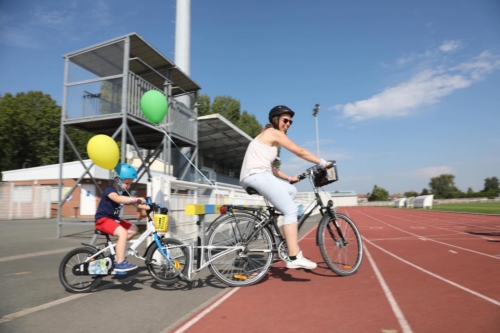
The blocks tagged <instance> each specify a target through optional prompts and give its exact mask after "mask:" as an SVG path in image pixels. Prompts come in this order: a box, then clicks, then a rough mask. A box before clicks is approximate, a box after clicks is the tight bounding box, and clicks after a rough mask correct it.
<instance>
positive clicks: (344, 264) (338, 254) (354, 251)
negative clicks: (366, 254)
mask: <svg viewBox="0 0 500 333" xmlns="http://www.w3.org/2000/svg"><path fill="white" fill-rule="evenodd" d="M337 224H338V229H337V227H336V226H335V222H334V220H332V219H330V218H327V219H325V220H322V222H321V225H320V249H321V254H322V255H323V259H325V262H326V263H327V265H328V266H329V267H330V268H331V269H332V270H333V271H334V272H336V273H337V274H339V275H350V274H353V273H355V272H356V271H357V269H358V267H359V265H360V263H361V258H362V244H361V237H360V236H359V232H358V231H357V229H356V227H355V226H354V224H353V223H352V221H350V220H348V219H347V217H345V216H343V215H342V214H337ZM339 230H340V233H339Z"/></svg>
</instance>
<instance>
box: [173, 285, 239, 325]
mask: <svg viewBox="0 0 500 333" xmlns="http://www.w3.org/2000/svg"><path fill="white" fill-rule="evenodd" d="M238 290H240V287H237V288H235V289H233V290H231V291H230V292H228V293H227V294H225V295H224V296H223V297H222V298H220V299H219V300H218V301H217V302H215V303H214V304H212V305H210V306H209V307H208V308H206V309H205V310H203V311H202V312H200V313H199V314H198V315H196V316H195V317H194V318H193V319H191V320H190V321H188V322H187V323H186V324H184V325H183V326H182V327H181V328H179V329H178V330H176V331H175V332H174V333H183V332H185V331H186V330H187V329H188V328H190V327H191V326H193V325H194V324H195V323H196V322H198V321H199V320H200V319H201V318H203V317H205V316H206V315H207V314H208V313H209V312H211V311H212V310H213V309H215V308H216V307H218V306H219V305H221V304H222V302H224V301H225V300H226V299H228V298H229V297H231V295H232V294H234V293H235V292H237V291H238Z"/></svg>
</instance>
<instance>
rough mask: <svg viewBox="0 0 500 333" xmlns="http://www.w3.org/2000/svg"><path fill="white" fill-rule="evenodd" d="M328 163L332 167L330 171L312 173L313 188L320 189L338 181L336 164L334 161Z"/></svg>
mask: <svg viewBox="0 0 500 333" xmlns="http://www.w3.org/2000/svg"><path fill="white" fill-rule="evenodd" d="M330 162H332V167H331V168H330V169H326V170H323V169H318V170H316V171H314V172H313V182H314V186H316V187H321V186H325V185H328V184H330V183H333V182H336V181H337V180H339V178H338V173H337V164H336V163H335V161H330Z"/></svg>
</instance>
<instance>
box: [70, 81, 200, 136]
mask: <svg viewBox="0 0 500 333" xmlns="http://www.w3.org/2000/svg"><path fill="white" fill-rule="evenodd" d="M122 87H123V83H122V79H121V78H118V79H110V80H103V81H98V82H93V83H88V84H81V85H76V86H71V87H69V88H68V101H67V114H66V116H67V118H68V119H76V118H86V117H96V116H101V115H109V114H116V115H118V114H119V113H120V112H121V105H122V103H121V101H122ZM127 87H128V88H127V102H126V109H127V113H128V114H131V115H133V116H135V117H137V118H140V119H144V120H145V121H147V120H146V117H145V116H144V114H143V113H142V111H141V98H142V96H143V95H144V94H145V93H146V92H147V91H149V90H156V91H159V92H161V93H162V94H163V91H161V90H160V89H158V88H157V87H156V86H154V85H152V84H151V83H149V82H148V81H146V80H144V79H143V78H141V77H140V76H138V75H136V74H134V73H132V72H129V74H128V86H127ZM169 113H170V114H169V115H168V116H167V117H165V120H163V121H162V123H161V124H165V125H169V129H170V133H173V134H175V135H176V136H177V137H179V138H181V139H186V140H187V141H190V142H191V143H192V144H195V143H196V131H197V124H196V113H195V112H194V111H192V110H191V109H189V107H187V106H186V105H184V104H183V103H181V102H179V101H176V100H175V99H171V100H170V106H169ZM169 120H170V123H168V121H169Z"/></svg>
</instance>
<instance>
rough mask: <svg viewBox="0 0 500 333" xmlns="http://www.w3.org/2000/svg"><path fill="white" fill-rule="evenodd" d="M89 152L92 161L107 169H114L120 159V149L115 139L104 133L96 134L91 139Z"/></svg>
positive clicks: (88, 146)
mask: <svg viewBox="0 0 500 333" xmlns="http://www.w3.org/2000/svg"><path fill="white" fill-rule="evenodd" d="M87 154H89V157H90V159H91V160H92V162H94V163H95V164H96V165H98V166H100V167H101V168H103V169H107V170H111V169H114V167H115V166H116V165H117V164H118V161H119V159H120V150H119V149H118V145H117V144H116V142H115V140H113V139H112V138H111V137H109V136H107V135H104V134H98V135H95V136H93V137H92V138H91V139H90V140H89V142H88V143H87Z"/></svg>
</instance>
